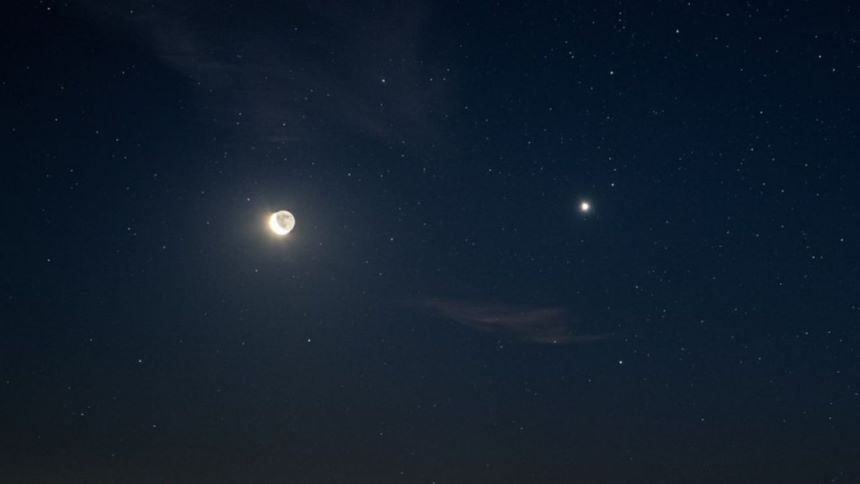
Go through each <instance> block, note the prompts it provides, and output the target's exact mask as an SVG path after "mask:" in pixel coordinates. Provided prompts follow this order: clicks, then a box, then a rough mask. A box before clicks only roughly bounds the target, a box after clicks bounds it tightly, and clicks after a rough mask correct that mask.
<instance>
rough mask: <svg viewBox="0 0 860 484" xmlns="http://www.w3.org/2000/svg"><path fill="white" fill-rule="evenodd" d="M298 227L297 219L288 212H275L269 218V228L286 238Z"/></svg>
mask: <svg viewBox="0 0 860 484" xmlns="http://www.w3.org/2000/svg"><path fill="white" fill-rule="evenodd" d="M295 226H296V218H295V217H293V214H291V213H290V212H288V211H286V210H281V211H279V212H275V213H273V214H272V216H271V217H269V228H270V229H272V232H274V233H275V234H276V235H280V236H284V235H287V234H288V233H290V231H291V230H293V227H295Z"/></svg>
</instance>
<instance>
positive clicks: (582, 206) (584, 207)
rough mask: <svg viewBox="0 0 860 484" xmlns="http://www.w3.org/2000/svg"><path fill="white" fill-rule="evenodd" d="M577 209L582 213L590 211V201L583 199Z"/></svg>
mask: <svg viewBox="0 0 860 484" xmlns="http://www.w3.org/2000/svg"><path fill="white" fill-rule="evenodd" d="M579 211H580V212H582V213H588V212H590V211H591V203H589V202H587V201H585V200H583V201H582V202H579Z"/></svg>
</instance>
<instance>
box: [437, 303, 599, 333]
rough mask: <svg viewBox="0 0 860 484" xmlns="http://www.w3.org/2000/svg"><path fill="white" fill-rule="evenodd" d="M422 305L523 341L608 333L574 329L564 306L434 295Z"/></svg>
mask: <svg viewBox="0 0 860 484" xmlns="http://www.w3.org/2000/svg"><path fill="white" fill-rule="evenodd" d="M422 306H424V307H426V308H428V309H430V310H431V311H432V312H434V313H435V314H437V315H439V316H441V317H443V318H446V319H450V320H453V321H456V322H458V323H460V324H463V325H465V326H468V327H470V328H475V329H478V330H481V331H489V332H500V333H505V334H508V335H511V336H513V337H515V338H517V339H520V340H522V341H528V342H531V343H539V344H570V343H586V342H590V341H599V340H602V339H605V338H607V337H608V336H609V335H607V334H583V333H579V332H577V331H575V330H574V328H573V324H572V321H571V318H570V316H569V315H568V314H567V311H566V310H565V309H564V308H563V307H561V306H535V305H527V304H509V303H488V302H474V301H462V300H446V299H431V300H427V301H424V302H423V303H422Z"/></svg>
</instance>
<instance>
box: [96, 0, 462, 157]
mask: <svg viewBox="0 0 860 484" xmlns="http://www.w3.org/2000/svg"><path fill="white" fill-rule="evenodd" d="M85 4H86V5H88V6H89V9H90V10H91V11H92V12H95V13H96V14H98V15H100V16H101V18H102V19H103V21H104V22H105V23H110V24H111V25H113V26H116V25H126V26H127V29H126V30H129V31H131V32H134V35H136V36H137V37H138V38H139V40H140V42H141V43H142V44H144V46H145V47H147V48H149V49H151V51H152V52H153V54H154V55H155V56H156V57H157V58H159V59H161V60H162V61H163V62H164V64H165V65H167V66H170V68H171V69H173V70H175V71H176V72H178V73H180V74H181V75H182V76H184V77H186V78H188V80H189V84H191V85H194V86H195V89H196V91H197V92H198V94H199V96H198V98H197V106H196V107H197V108H198V109H199V110H200V112H201V113H204V114H205V119H208V120H211V121H213V122H217V123H219V124H220V125H223V126H227V127H230V129H231V130H233V131H236V132H245V133H250V134H252V135H253V136H254V137H256V138H257V139H258V140H259V141H269V142H274V143H289V142H295V141H298V140H310V141H311V142H314V140H315V141H317V142H320V141H321V140H325V142H326V143H329V142H330V141H331V139H332V138H333V137H336V136H339V135H348V136H356V135H357V136H365V137H367V138H368V139H372V140H377V141H382V142H386V143H396V142H403V141H405V140H409V141H410V142H412V141H415V140H419V139H422V138H423V139H425V140H432V139H433V138H434V137H435V134H434V133H436V130H435V129H434V128H433V127H434V125H435V124H436V121H438V120H441V119H442V118H443V114H444V112H445V107H446V106H449V105H451V93H452V86H451V83H448V82H444V81H443V79H444V78H445V73H446V70H445V69H446V68H445V66H444V65H442V64H439V63H437V62H434V61H433V60H432V59H429V58H427V57H426V56H425V55H424V54H423V52H424V51H425V47H426V46H427V45H432V43H431V42H429V41H428V40H427V39H426V38H425V35H424V31H425V24H426V22H427V18H428V16H429V11H428V10H427V8H426V7H425V6H423V5H422V4H421V3H418V2H415V3H409V4H401V3H393V4H389V5H386V6H384V7H378V8H375V9H373V10H372V11H371V10H368V9H365V8H357V7H356V6H355V5H353V4H352V2H347V1H343V2H338V1H325V2H311V3H309V4H307V5H302V4H296V5H295V7H294V10H295V14H296V15H297V16H301V18H303V19H304V20H305V21H304V22H302V23H301V24H302V26H301V27H299V22H296V21H294V22H290V20H291V18H289V17H288V16H286V17H284V18H269V19H268V21H266V22H262V23H261V22H259V19H260V18H267V17H266V16H265V15H262V16H261V15H259V13H260V12H259V11H263V10H265V9H266V8H267V7H266V6H265V4H262V5H258V6H256V7H254V8H253V9H250V10H251V11H252V12H251V13H248V12H246V10H249V9H232V8H228V7H224V6H218V7H217V8H216V6H210V5H209V4H194V3H193V2H191V1H189V0H180V1H177V2H155V3H144V2H136V1H127V2H120V4H113V3H111V4H108V5H104V4H101V3H95V2H86V3H85ZM255 9H257V10H259V11H257V12H256V16H255V17H254V18H255V19H256V20H257V21H258V22H257V23H256V24H254V27H253V29H251V28H249V27H248V24H246V23H245V22H243V21H242V19H243V17H242V16H243V15H251V14H254V13H255V12H254V10H255ZM130 11H133V12H134V14H133V15H131V14H129V12H130ZM293 20H295V17H294V18H293ZM213 26H219V27H220V28H214V27H213Z"/></svg>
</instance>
